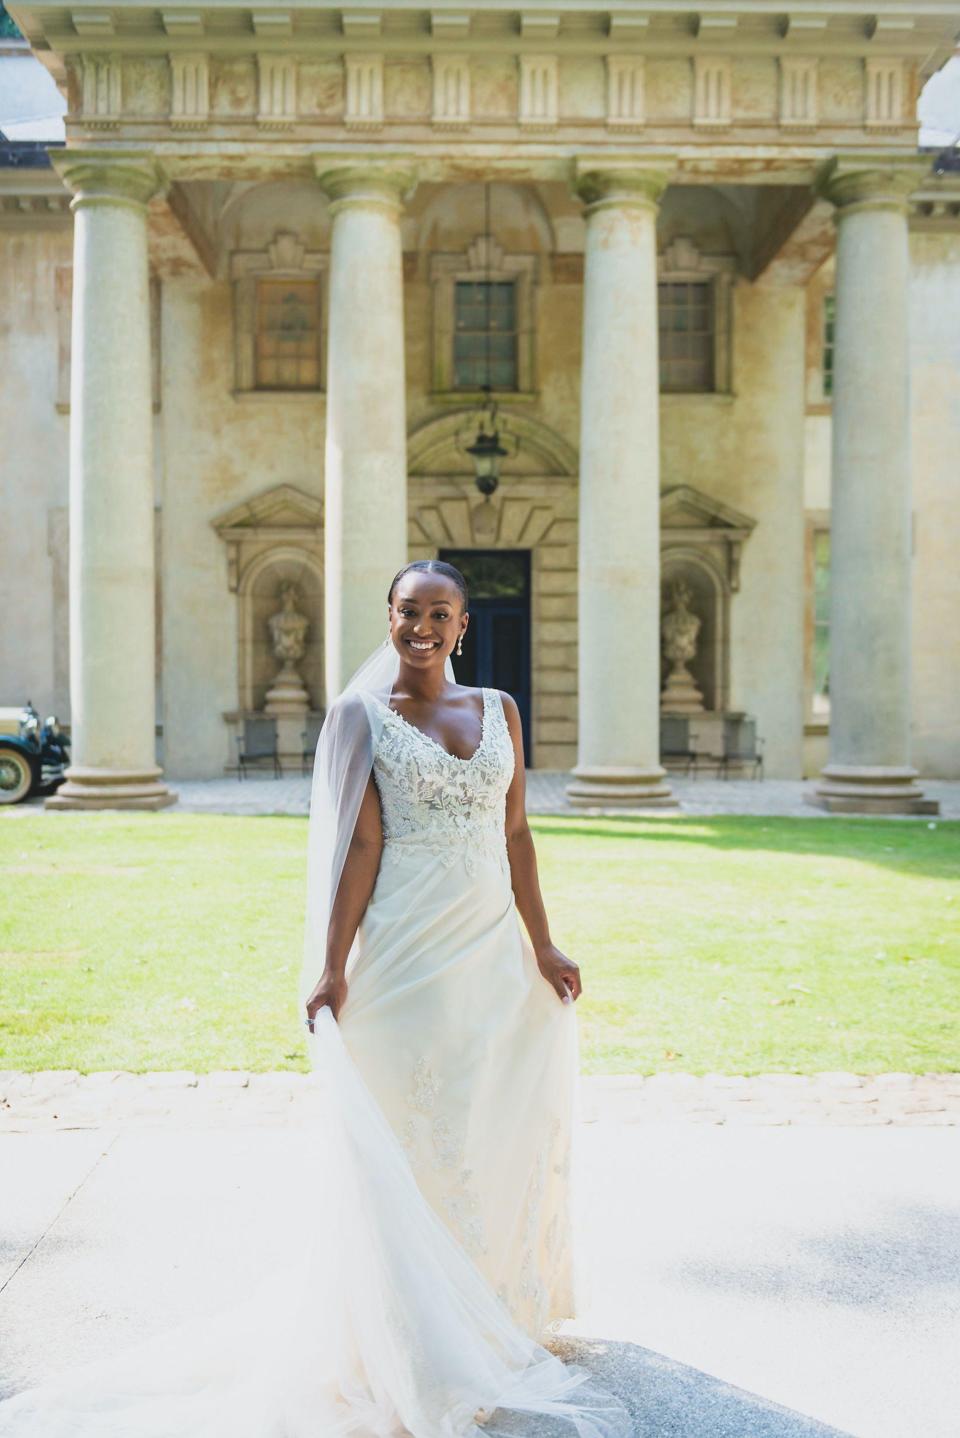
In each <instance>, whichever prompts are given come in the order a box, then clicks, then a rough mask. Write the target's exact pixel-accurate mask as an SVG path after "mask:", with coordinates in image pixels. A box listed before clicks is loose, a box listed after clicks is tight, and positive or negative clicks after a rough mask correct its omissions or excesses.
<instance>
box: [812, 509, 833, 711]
mask: <svg viewBox="0 0 960 1438" xmlns="http://www.w3.org/2000/svg"><path fill="white" fill-rule="evenodd" d="M812 671H813V673H812V678H813V694H812V696H811V703H810V708H811V712H812V714H813V715H814V717H815V718H818V719H826V718H828V717H829V714H830V531H829V530H827V529H817V530H815V531H814V534H813V663H812Z"/></svg>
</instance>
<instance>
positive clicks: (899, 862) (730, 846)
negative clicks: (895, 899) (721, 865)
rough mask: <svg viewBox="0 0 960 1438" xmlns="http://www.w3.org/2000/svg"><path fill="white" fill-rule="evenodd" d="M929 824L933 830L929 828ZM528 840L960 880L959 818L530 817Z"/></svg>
mask: <svg viewBox="0 0 960 1438" xmlns="http://www.w3.org/2000/svg"><path fill="white" fill-rule="evenodd" d="M929 823H935V824H936V828H935V829H930V828H928V824H929ZM531 827H532V828H533V831H534V834H535V835H541V834H542V835H550V836H558V837H577V838H584V839H587V838H589V839H594V840H604V839H606V840H612V841H614V842H623V841H625V840H627V841H629V840H643V841H644V842H645V843H653V844H657V843H669V844H693V845H697V846H698V847H700V848H703V849H717V850H731V851H733V850H739V851H741V852H742V851H744V850H755V851H757V852H769V853H779V854H811V855H822V856H823V857H825V858H842V859H859V860H860V861H861V862H862V863H869V864H877V865H878V866H880V867H881V868H889V869H895V870H897V871H898V872H900V873H905V874H916V875H917V876H918V877H922V878H930V879H956V878H958V877H960V820H958V819H946V820H944V819H936V820H927V821H926V822H922V821H921V822H919V823H918V822H916V821H911V822H909V823H906V822H902V821H891V820H889V819H874V818H866V817H865V818H861V819H776V818H766V817H765V818H758V817H749V818H748V817H746V816H744V817H740V816H734V815H724V816H723V817H718V818H705V817H703V816H702V815H690V817H689V818H684V819H678V818H666V817H665V818H662V819H660V818H654V819H648V818H643V817H641V816H633V815H624V816H623V817H622V818H619V817H618V818H607V817H604V818H600V817H597V818H595V819H589V820H586V819H581V818H570V819H567V818H565V817H563V816H562V815H550V816H549V817H548V816H546V815H532V816H531Z"/></svg>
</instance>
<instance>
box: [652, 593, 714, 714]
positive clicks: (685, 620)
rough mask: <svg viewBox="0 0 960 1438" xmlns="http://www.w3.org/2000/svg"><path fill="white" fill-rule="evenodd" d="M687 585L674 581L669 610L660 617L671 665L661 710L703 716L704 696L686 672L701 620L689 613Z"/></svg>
mask: <svg viewBox="0 0 960 1438" xmlns="http://www.w3.org/2000/svg"><path fill="white" fill-rule="evenodd" d="M692 599H693V594H692V592H691V589H690V586H689V584H687V583H686V582H685V581H684V580H682V579H677V580H675V581H674V583H673V585H672V586H671V591H670V607H669V609H667V610H666V611H665V613H664V615H663V620H662V622H661V626H660V634H661V639H662V642H663V652H664V655H665V656H666V658H667V659H668V660H669V662H670V664H671V666H672V667H671V669H670V673H669V674H668V675H667V682H666V684H665V685H664V689H663V693H662V694H661V695H660V708H661V709H662V710H663V711H664V713H668V714H702V713H703V712H704V707H703V695H702V694H701V692H700V690H699V689H698V688H697V685H696V681H695V680H694V677H693V675H692V674H691V673H690V670H689V669H688V667H687V666H688V665H689V663H690V662H691V660H693V659H695V658H696V654H697V636H698V635H699V633H700V619H699V618H698V616H697V615H696V614H694V612H693V610H692V609H691V607H690V605H691V601H692Z"/></svg>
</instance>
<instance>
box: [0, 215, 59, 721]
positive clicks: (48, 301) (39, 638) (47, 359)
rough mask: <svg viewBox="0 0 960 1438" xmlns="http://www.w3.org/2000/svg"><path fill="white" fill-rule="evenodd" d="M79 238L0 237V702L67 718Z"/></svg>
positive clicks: (22, 233)
mask: <svg viewBox="0 0 960 1438" xmlns="http://www.w3.org/2000/svg"><path fill="white" fill-rule="evenodd" d="M71 249H72V236H71V233H70V230H69V227H62V228H59V229H41V230H33V229H26V228H21V229H16V230H0V276H2V286H0V296H2V299H0V314H2V318H0V374H2V376H3V384H2V386H0V432H2V434H3V441H2V443H0V511H2V513H3V522H2V524H0V611H2V613H3V624H2V625H0V705H10V704H22V703H23V702H24V701H25V700H26V699H28V698H29V699H32V700H33V702H34V704H35V705H36V707H37V709H38V710H40V712H41V715H43V714H46V713H48V712H50V711H51V710H55V711H57V712H58V713H59V714H60V715H61V717H68V716H69V702H68V700H69V693H68V690H69V675H68V656H69V649H68V644H67V445H68V419H67V416H66V414H64V413H62V412H59V411H58V408H57V401H58V397H59V396H60V384H61V376H60V355H59V324H58V289H59V298H60V302H61V303H63V301H64V298H66V299H67V301H68V294H67V296H66V297H65V296H64V294H63V278H62V274H61V275H60V277H59V279H58V271H62V268H63V267H64V266H69V264H70V258H71Z"/></svg>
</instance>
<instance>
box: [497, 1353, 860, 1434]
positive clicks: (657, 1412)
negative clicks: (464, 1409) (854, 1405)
mask: <svg viewBox="0 0 960 1438" xmlns="http://www.w3.org/2000/svg"><path fill="white" fill-rule="evenodd" d="M550 1349H551V1352H553V1353H556V1355H557V1357H558V1358H562V1359H563V1360H564V1362H566V1363H579V1364H582V1366H583V1367H584V1368H588V1369H589V1370H590V1372H591V1373H593V1374H595V1375H596V1377H597V1379H598V1381H599V1382H600V1383H602V1384H603V1386H604V1387H605V1388H606V1389H607V1390H608V1391H609V1392H611V1393H615V1394H616V1395H617V1397H618V1398H620V1399H621V1401H622V1402H623V1403H625V1404H626V1406H627V1408H628V1409H629V1410H630V1416H631V1417H632V1418H633V1420H634V1430H633V1431H634V1433H635V1434H636V1438H850V1435H849V1434H846V1433H842V1432H841V1431H840V1429H838V1428H831V1427H830V1426H829V1425H828V1424H826V1423H820V1422H818V1421H817V1420H816V1419H813V1418H807V1417H806V1416H805V1415H804V1414H802V1413H795V1412H794V1411H793V1410H792V1409H789V1408H782V1407H781V1406H780V1405H779V1404H778V1403H771V1402H770V1400H769V1399H767V1398H762V1397H760V1396H759V1394H756V1393H748V1392H747V1391H746V1390H745V1389H743V1388H737V1387H735V1386H734V1385H733V1384H732V1383H725V1382H724V1381H723V1379H721V1378H713V1377H712V1376H711V1375H710V1374H709V1373H702V1372H701V1371H700V1369H698V1368H691V1367H689V1366H688V1365H687V1364H685V1363H677V1362H676V1361H675V1360H674V1359H672V1358H665V1357H664V1356H663V1354H661V1353H654V1352H653V1350H652V1349H649V1348H641V1347H640V1346H639V1345H638V1344H636V1343H619V1342H612V1341H610V1342H608V1341H605V1340H601V1339H595V1338H580V1337H573V1336H570V1337H563V1338H558V1339H555V1340H553V1341H552V1342H551V1343H550ZM498 1421H499V1420H498ZM555 1432H556V1430H555V1429H551V1428H550V1427H549V1425H548V1424H547V1423H546V1421H545V1420H541V1423H540V1426H537V1427H534V1426H532V1425H531V1424H530V1422H529V1420H527V1421H526V1422H525V1423H524V1422H522V1421H521V1420H518V1422H517V1428H516V1434H517V1438H549V1435H551V1434H553V1433H555Z"/></svg>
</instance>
